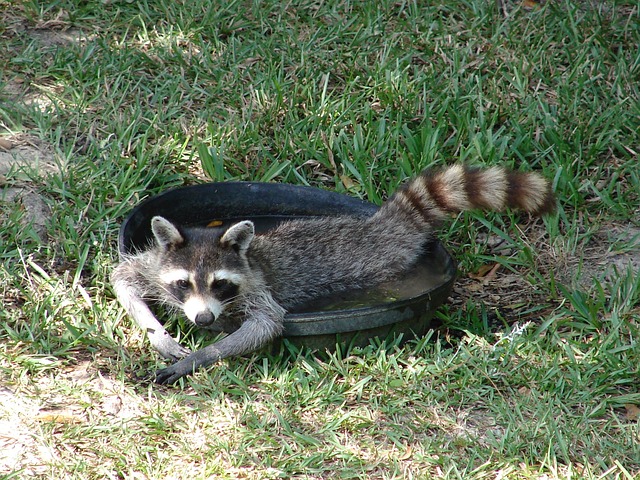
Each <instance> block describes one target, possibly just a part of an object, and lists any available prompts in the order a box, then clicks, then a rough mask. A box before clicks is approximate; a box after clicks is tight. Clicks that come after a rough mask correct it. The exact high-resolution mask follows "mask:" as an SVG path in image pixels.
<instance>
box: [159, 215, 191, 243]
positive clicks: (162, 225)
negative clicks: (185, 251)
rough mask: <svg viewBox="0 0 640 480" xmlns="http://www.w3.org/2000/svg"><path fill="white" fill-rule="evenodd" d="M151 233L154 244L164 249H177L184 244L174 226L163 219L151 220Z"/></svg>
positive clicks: (182, 238)
mask: <svg viewBox="0 0 640 480" xmlns="http://www.w3.org/2000/svg"><path fill="white" fill-rule="evenodd" d="M151 231H152V232H153V236H154V237H155V239H156V242H157V244H158V245H160V246H161V247H164V248H166V249H171V248H177V247H179V246H180V245H182V244H183V243H184V237H183V236H182V234H181V233H180V231H179V230H178V229H177V228H176V226H175V225H174V224H173V223H171V222H170V221H169V220H167V219H166V218H164V217H160V216H156V217H153V218H152V219H151Z"/></svg>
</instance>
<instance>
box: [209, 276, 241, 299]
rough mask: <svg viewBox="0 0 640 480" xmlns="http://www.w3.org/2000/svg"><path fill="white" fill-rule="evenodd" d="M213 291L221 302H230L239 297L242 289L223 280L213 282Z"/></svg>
mask: <svg viewBox="0 0 640 480" xmlns="http://www.w3.org/2000/svg"><path fill="white" fill-rule="evenodd" d="M211 290H212V291H213V293H215V295H216V297H218V298H219V299H220V300H230V299H231V298H233V297H235V296H237V295H238V292H239V290H240V287H238V285H237V284H235V283H233V282H232V281H230V280H227V279H224V278H221V279H219V280H214V281H213V282H211Z"/></svg>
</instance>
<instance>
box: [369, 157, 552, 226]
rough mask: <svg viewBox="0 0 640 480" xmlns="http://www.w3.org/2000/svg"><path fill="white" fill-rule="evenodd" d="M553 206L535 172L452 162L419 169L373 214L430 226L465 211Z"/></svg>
mask: <svg viewBox="0 0 640 480" xmlns="http://www.w3.org/2000/svg"><path fill="white" fill-rule="evenodd" d="M555 206H556V200H555V196H554V194H553V192H552V191H551V184H550V183H549V181H548V180H546V179H545V178H543V177H541V176H540V175H538V174H537V173H531V172H516V171H512V170H508V169H505V168H502V167H489V168H486V169H482V168H476V167H469V166H465V165H460V164H456V165H452V166H449V167H445V168H443V169H437V170H431V169H429V170H425V171H423V172H422V173H421V174H420V175H419V176H417V177H416V178H414V179H412V180H411V181H410V182H409V183H407V184H406V185H405V186H403V187H401V188H400V189H399V190H398V191H397V192H396V193H395V194H394V196H393V197H391V198H390V199H389V201H387V202H386V203H385V204H384V205H383V206H382V208H381V209H380V210H379V211H378V213H377V214H376V215H377V216H383V217H384V216H387V215H392V216H395V215H398V214H400V215H402V216H407V217H408V218H410V219H412V220H413V221H414V222H418V223H426V224H431V225H433V224H437V223H439V222H441V221H442V220H446V219H447V218H449V217H451V215H452V214H454V213H458V212H462V211H466V210H473V209H484V210H496V211H501V210H504V209H505V208H518V209H521V210H524V211H525V212H529V213H531V214H533V215H544V214H547V213H551V212H552V211H553V210H554V209H555Z"/></svg>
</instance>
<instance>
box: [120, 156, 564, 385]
mask: <svg viewBox="0 0 640 480" xmlns="http://www.w3.org/2000/svg"><path fill="white" fill-rule="evenodd" d="M491 192H495V194H492V193H491ZM553 206H554V200H553V194H552V193H551V190H550V187H549V185H548V183H547V181H546V180H544V179H543V178H542V177H540V176H538V175H536V174H532V173H517V172H510V171H507V170H504V169H501V168H498V167H492V168H490V169H487V170H478V169H471V168H468V167H464V166H460V165H454V166H452V167H448V168H446V169H444V170H439V171H425V172H423V173H422V174H421V175H420V176H418V177H416V178H415V179H414V180H412V181H411V182H409V184H408V185H407V186H405V187H404V188H402V189H400V190H399V191H398V192H396V194H395V195H394V196H393V197H392V198H391V199H390V200H389V201H388V202H387V203H385V204H384V205H383V206H382V207H381V208H380V210H379V211H378V212H377V213H376V214H375V215H373V216H372V217H367V218H358V217H352V216H341V217H325V218H318V219H310V220H293V221H288V222H284V223H282V224H280V225H279V226H278V227H276V228H275V229H273V230H271V231H269V232H266V233H264V234H261V235H256V234H255V231H254V226H253V223H252V222H250V221H248V220H246V221H242V222H239V223H237V224H235V225H232V226H231V227H229V228H228V229H226V230H222V229H220V228H192V229H186V228H185V229H182V228H180V227H179V226H176V225H173V224H172V223H171V222H169V221H168V220H166V219H164V218H162V217H154V218H153V219H152V222H151V224H152V232H153V234H154V237H155V246H154V247H151V248H149V249H148V250H146V251H144V252H141V253H139V254H137V255H133V256H131V257H129V258H126V259H125V260H124V261H123V262H122V263H121V264H120V265H119V266H118V267H117V268H116V269H115V270H114V273H113V276H112V281H113V284H114V289H115V292H116V295H117V297H118V299H119V300H120V302H121V303H122V305H123V306H124V308H125V309H126V310H127V312H128V313H129V314H130V315H131V316H132V317H133V319H134V320H135V321H136V323H137V324H138V325H139V326H140V327H141V328H142V329H143V330H144V331H146V333H147V335H148V337H149V340H150V342H151V344H152V345H153V347H154V348H155V349H156V350H157V351H158V352H159V353H160V354H161V355H162V356H163V357H165V358H167V359H169V360H178V359H180V360H179V361H178V362H177V363H175V364H173V365H171V366H169V367H168V368H165V369H162V370H159V371H158V372H157V373H156V381H157V382H159V383H173V382H175V381H176V380H178V379H179V378H181V377H182V376H184V375H187V374H190V373H192V372H193V371H195V370H196V369H197V368H199V367H202V366H207V365H210V364H212V363H214V362H216V361H218V360H220V359H223V358H226V357H229V356H233V355H241V354H243V353H247V352H251V351H253V350H255V349H257V348H259V347H261V346H263V345H265V344H267V343H268V342H270V341H272V340H273V339H274V338H276V337H278V336H279V335H281V333H282V329H283V319H284V315H285V313H286V311H287V310H291V309H293V308H295V307H296V306H299V305H301V304H303V303H305V302H307V301H309V300H312V299H315V298H318V297H320V296H326V295H331V294H332V293H335V292H339V291H343V290H347V289H354V288H364V287H369V286H372V285H375V284H377V283H380V282H382V281H385V280H389V279H390V278H392V277H396V276H398V275H401V274H402V273H403V272H404V271H406V270H407V269H409V268H410V267H411V266H412V265H413V264H414V263H415V261H416V260H417V259H418V258H419V257H420V256H421V255H422V254H423V253H424V248H425V245H427V244H428V242H429V241H430V240H431V239H432V236H433V229H434V227H435V226H436V225H437V224H438V223H439V222H440V221H442V220H444V219H446V218H447V217H448V216H449V215H451V214H452V213H456V212H459V211H462V210H469V209H472V208H483V209H494V210H502V209H504V208H506V207H519V208H523V209H525V210H527V211H530V212H531V213H537V214H538V213H540V214H541V213H546V212H548V211H550V210H552V209H553ZM218 277H220V278H218ZM144 299H152V300H159V301H162V302H165V303H167V304H169V305H171V306H173V307H176V308H183V309H184V311H185V313H186V314H187V316H189V315H191V317H194V318H197V319H198V322H197V323H198V324H200V323H201V320H202V319H203V318H204V319H205V320H206V323H207V324H208V322H209V321H213V324H212V325H211V326H210V327H211V328H212V329H219V330H223V331H226V332H228V333H229V335H228V336H226V337H225V338H223V339H222V340H220V341H218V342H217V343H215V344H213V345H210V346H208V347H206V348H204V349H202V350H200V351H197V352H194V353H189V351H188V350H187V349H185V348H183V347H181V346H180V345H179V344H178V343H177V342H175V340H173V339H172V338H171V337H170V336H169V334H168V333H167V332H166V330H165V329H164V327H162V325H161V324H160V322H158V320H157V319H156V318H155V317H154V315H153V314H152V313H151V311H150V310H149V307H148V306H147V305H146V303H145V301H144ZM198 309H204V310H206V312H205V313H206V315H205V314H204V313H202V314H200V313H199V312H198ZM191 317H190V318H191ZM191 319H192V320H193V318H191ZM194 323H196V322H195V320H194ZM183 357H184V358H183Z"/></svg>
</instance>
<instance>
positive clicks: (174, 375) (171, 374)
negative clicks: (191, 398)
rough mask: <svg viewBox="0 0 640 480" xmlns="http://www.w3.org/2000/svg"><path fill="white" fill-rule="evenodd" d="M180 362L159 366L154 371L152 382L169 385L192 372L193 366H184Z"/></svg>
mask: <svg viewBox="0 0 640 480" xmlns="http://www.w3.org/2000/svg"><path fill="white" fill-rule="evenodd" d="M181 363H182V362H178V363H174V364H173V365H171V366H169V367H167V368H161V369H160V370H158V371H156V374H155V378H154V382H156V383H159V384H160V385H169V384H172V383H176V382H177V381H178V380H180V379H181V378H182V377H184V376H185V375H189V374H191V373H193V367H191V368H185V366H184V364H183V365H181Z"/></svg>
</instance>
